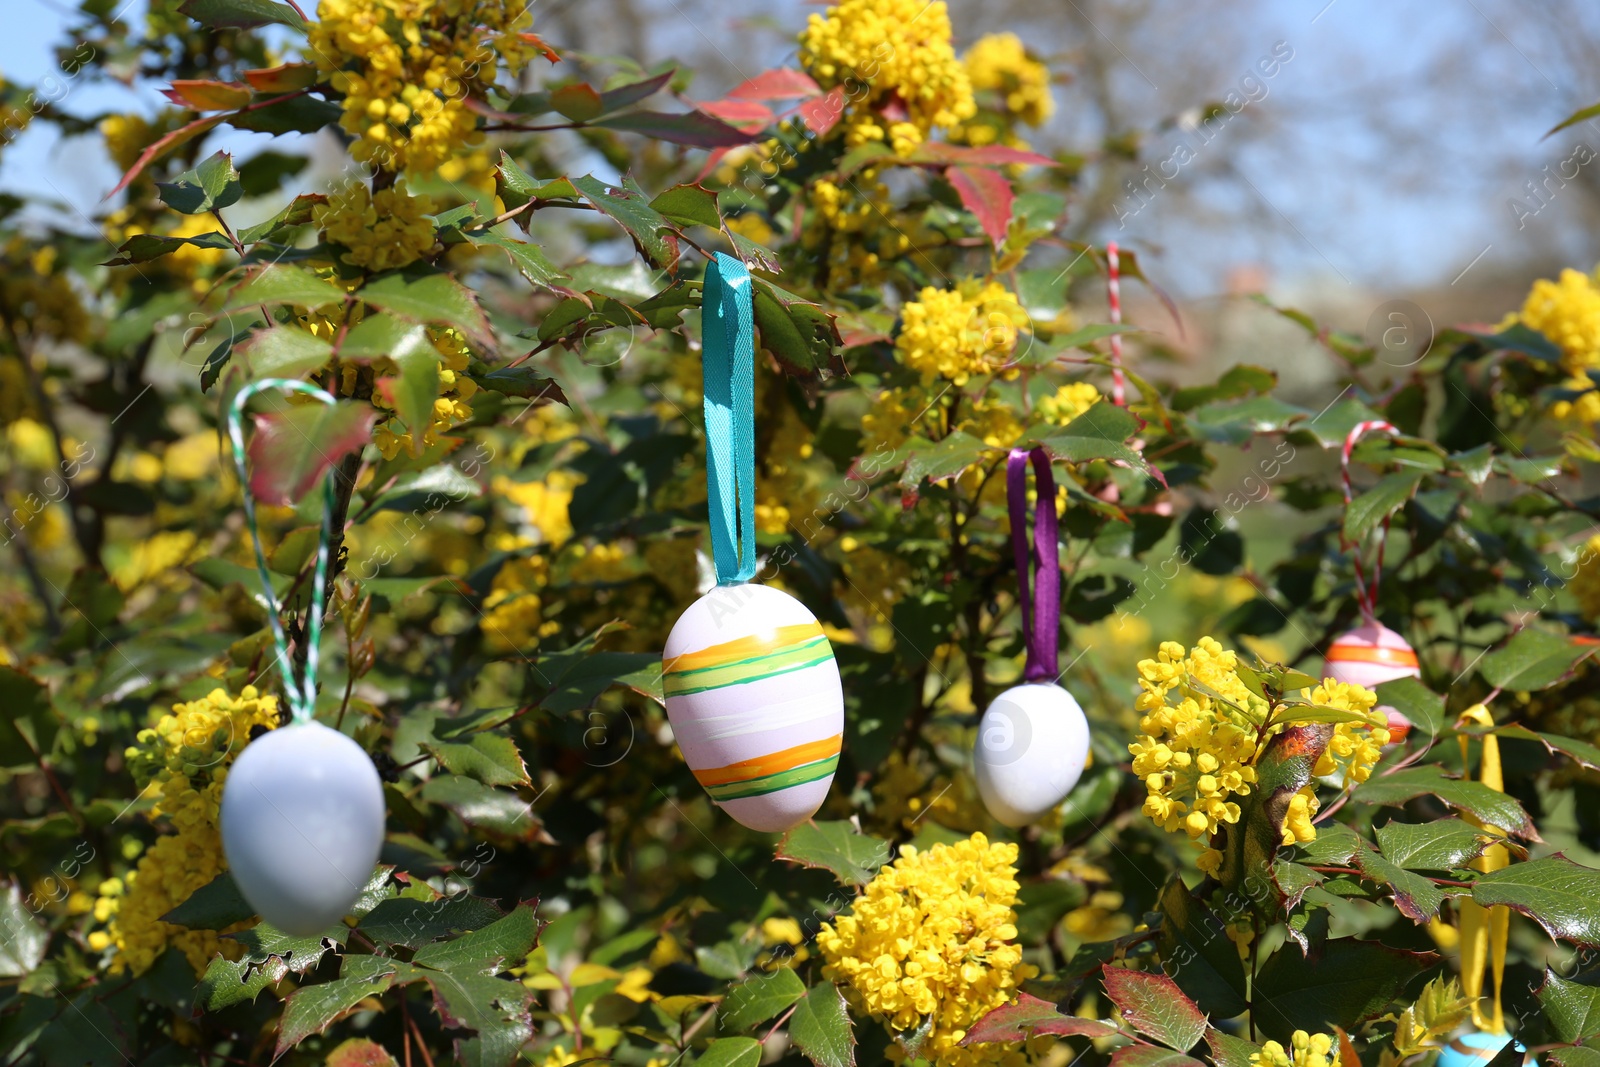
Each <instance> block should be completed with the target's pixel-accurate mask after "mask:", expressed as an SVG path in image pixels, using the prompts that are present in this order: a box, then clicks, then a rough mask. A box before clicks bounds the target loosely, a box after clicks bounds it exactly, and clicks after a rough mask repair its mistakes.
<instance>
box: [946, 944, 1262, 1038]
mask: <svg viewBox="0 0 1600 1067" xmlns="http://www.w3.org/2000/svg"><path fill="white" fill-rule="evenodd" d="M1229 943H1230V944H1232V942H1229ZM1116 1033H1120V1031H1119V1030H1118V1029H1117V1028H1116V1027H1115V1026H1111V1025H1109V1024H1107V1023H1103V1022H1100V1021H1099V1020H1098V1019H1080V1018H1078V1017H1077V1016H1075V1015H1065V1014H1063V1013H1062V1012H1061V1011H1060V1010H1059V1009H1058V1008H1057V1007H1056V1006H1055V1005H1054V1004H1052V1003H1050V1002H1049V1001H1047V1000H1040V999H1039V998H1038V997H1036V996H1033V995H1031V994H1028V993H1022V992H1019V993H1018V994H1017V999H1016V1001H1015V1002H1014V1003H1011V1004H1002V1005H1001V1006H1000V1007H998V1008H995V1009H994V1010H993V1011H991V1012H989V1013H988V1014H987V1015H985V1016H983V1018H981V1019H979V1020H978V1021H977V1022H975V1023H973V1024H972V1026H971V1028H970V1029H968V1030H967V1036H966V1037H963V1038H962V1039H961V1045H962V1047H963V1048H965V1047H967V1046H968V1045H982V1044H988V1043H989V1042H992V1041H1022V1040H1025V1039H1026V1038H1028V1037H1029V1035H1031V1034H1055V1035H1057V1036H1072V1035H1082V1036H1084V1037H1110V1036H1111V1035H1113V1034H1116Z"/></svg>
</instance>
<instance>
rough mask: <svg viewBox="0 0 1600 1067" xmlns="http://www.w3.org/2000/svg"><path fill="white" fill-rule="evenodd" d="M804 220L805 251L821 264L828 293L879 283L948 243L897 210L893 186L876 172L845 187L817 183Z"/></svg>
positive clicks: (811, 190)
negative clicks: (914, 256)
mask: <svg viewBox="0 0 1600 1067" xmlns="http://www.w3.org/2000/svg"><path fill="white" fill-rule="evenodd" d="M803 216H804V219H805V225H804V227H803V228H802V229H801V231H800V247H801V248H803V249H805V250H806V251H807V252H808V253H810V254H811V255H812V257H814V258H815V259H816V260H817V261H818V263H819V264H820V270H821V275H822V284H823V285H824V287H825V288H831V289H848V288H851V287H854V286H870V285H874V284H877V283H878V282H880V281H882V280H883V277H884V268H885V265H886V264H888V263H890V262H892V261H894V260H896V259H899V258H900V257H902V256H905V255H907V254H908V253H910V252H913V251H917V252H920V253H926V252H927V251H928V249H929V248H931V247H932V246H934V245H936V244H940V243H942V242H943V238H942V236H940V235H939V234H938V233H937V232H935V231H933V230H931V229H929V228H928V227H927V226H926V225H924V224H923V222H922V220H921V219H920V218H919V217H916V216H912V215H910V214H908V213H906V212H903V211H900V210H898V209H896V207H895V206H894V202H893V201H892V199H891V198H890V196H889V187H888V186H887V185H885V184H884V183H883V182H881V181H879V180H878V179H877V177H876V172H875V171H871V170H866V171H862V172H861V174H859V175H858V176H857V177H856V178H855V180H854V181H847V182H844V183H843V184H837V183H834V182H831V181H828V180H826V179H822V180H819V181H815V182H813V183H811V185H810V186H808V187H807V190H806V203H805V208H804V212H803Z"/></svg>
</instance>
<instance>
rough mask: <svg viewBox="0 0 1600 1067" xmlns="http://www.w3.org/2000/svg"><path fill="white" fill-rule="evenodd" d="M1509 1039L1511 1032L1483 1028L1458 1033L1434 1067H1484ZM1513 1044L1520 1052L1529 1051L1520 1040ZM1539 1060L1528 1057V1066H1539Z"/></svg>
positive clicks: (1442, 1052)
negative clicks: (1498, 1031)
mask: <svg viewBox="0 0 1600 1067" xmlns="http://www.w3.org/2000/svg"><path fill="white" fill-rule="evenodd" d="M1508 1041H1511V1036H1510V1035H1509V1034H1491V1033H1487V1032H1486V1031H1483V1030H1470V1031H1468V1032H1466V1033H1463V1034H1457V1035H1456V1036H1455V1037H1453V1038H1451V1039H1450V1043H1449V1044H1448V1045H1446V1046H1445V1047H1444V1049H1443V1050H1442V1051H1441V1052H1440V1053H1439V1059H1438V1060H1437V1061H1436V1063H1435V1064H1434V1067H1483V1065H1484V1064H1486V1063H1488V1062H1489V1061H1490V1060H1492V1059H1494V1058H1495V1056H1497V1055H1499V1053H1500V1050H1501V1049H1503V1048H1505V1047H1506V1042H1508ZM1512 1044H1513V1045H1515V1046H1516V1048H1517V1051H1519V1052H1526V1051H1527V1049H1525V1048H1523V1047H1522V1045H1521V1044H1520V1043H1519V1042H1514V1041H1513V1042H1512ZM1538 1062H1539V1061H1538V1060H1537V1059H1534V1058H1533V1057H1528V1058H1527V1061H1526V1067H1537V1064H1538Z"/></svg>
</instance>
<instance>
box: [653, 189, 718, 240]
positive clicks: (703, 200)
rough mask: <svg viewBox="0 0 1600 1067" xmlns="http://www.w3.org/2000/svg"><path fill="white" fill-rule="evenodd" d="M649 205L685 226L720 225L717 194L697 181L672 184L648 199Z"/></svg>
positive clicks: (713, 227)
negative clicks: (650, 199)
mask: <svg viewBox="0 0 1600 1067" xmlns="http://www.w3.org/2000/svg"><path fill="white" fill-rule="evenodd" d="M650 206H651V207H652V208H654V209H655V210H656V211H659V212H660V213H661V214H663V215H665V216H666V217H667V218H669V219H671V220H672V221H673V222H677V223H682V224H683V225H685V226H709V227H711V228H712V229H713V230H715V229H718V228H720V227H721V226H722V215H721V213H720V212H718V211H717V194H716V193H714V192H712V191H711V190H709V189H707V188H705V187H704V186H703V185H701V184H700V183H699V182H695V183H693V184H691V185H674V186H673V187H672V188H671V189H668V190H667V191H666V192H664V193H662V194H661V195H660V196H658V197H656V198H655V199H654V200H652V201H650Z"/></svg>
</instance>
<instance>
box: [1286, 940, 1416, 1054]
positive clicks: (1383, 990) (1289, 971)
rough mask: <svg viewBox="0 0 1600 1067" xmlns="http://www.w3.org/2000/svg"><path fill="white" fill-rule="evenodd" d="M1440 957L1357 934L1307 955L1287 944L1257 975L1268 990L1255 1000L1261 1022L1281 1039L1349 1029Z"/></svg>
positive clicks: (1321, 943) (1314, 946)
mask: <svg viewBox="0 0 1600 1067" xmlns="http://www.w3.org/2000/svg"><path fill="white" fill-rule="evenodd" d="M1438 958H1439V957H1438V956H1437V955H1435V954H1434V953H1432V952H1405V951H1402V950H1400V949H1393V948H1388V947H1386V946H1384V945H1380V944H1378V943H1377V942H1375V941H1358V940H1356V939H1355V938H1353V937H1339V938H1329V939H1325V940H1322V939H1318V940H1313V941H1312V942H1311V950H1310V952H1309V953H1308V954H1306V955H1302V954H1301V951H1300V947H1299V946H1298V945H1293V944H1285V945H1283V946H1282V947H1281V948H1279V949H1278V950H1277V951H1276V952H1274V953H1273V954H1272V955H1271V956H1270V957H1268V959H1267V961H1266V962H1265V963H1264V964H1262V966H1261V970H1260V972H1259V973H1258V974H1257V976H1256V982H1255V988H1257V989H1260V990H1263V991H1270V992H1269V993H1268V996H1265V997H1261V998H1259V999H1258V1001H1257V1003H1256V1016H1257V1018H1256V1022H1257V1025H1258V1026H1259V1027H1260V1028H1261V1030H1262V1031H1263V1032H1264V1033H1266V1035H1267V1036H1268V1037H1271V1038H1273V1039H1274V1040H1276V1041H1279V1042H1286V1041H1288V1040H1289V1038H1290V1035H1292V1034H1293V1032H1294V1031H1296V1030H1305V1031H1308V1032H1310V1033H1327V1032H1328V1031H1330V1030H1331V1029H1332V1028H1333V1027H1335V1026H1342V1027H1344V1028H1345V1029H1347V1030H1348V1029H1351V1028H1353V1027H1354V1026H1355V1025H1356V1024H1358V1023H1361V1022H1364V1021H1365V1020H1367V1019H1371V1018H1373V1017H1375V1016H1377V1015H1381V1014H1382V1013H1383V1012H1384V1010H1385V1009H1387V1008H1388V1007H1389V1005H1390V1004H1391V1003H1393V1002H1394V1001H1395V1000H1396V999H1397V998H1399V997H1400V996H1401V995H1402V994H1403V993H1404V992H1405V988H1406V983H1407V982H1409V981H1410V980H1411V978H1412V977H1413V976H1415V975H1417V974H1420V973H1421V972H1422V971H1424V970H1426V969H1427V968H1428V967H1430V966H1432V965H1433V964H1434V962H1435V961H1437V960H1438Z"/></svg>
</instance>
